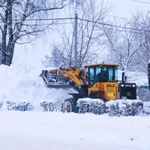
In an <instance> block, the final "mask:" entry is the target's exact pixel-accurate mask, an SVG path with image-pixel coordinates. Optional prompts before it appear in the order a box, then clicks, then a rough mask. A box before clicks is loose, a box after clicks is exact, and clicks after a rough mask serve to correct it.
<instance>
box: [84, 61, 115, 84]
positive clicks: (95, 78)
mask: <svg viewBox="0 0 150 150" xmlns="http://www.w3.org/2000/svg"><path fill="white" fill-rule="evenodd" d="M85 67H86V68H87V69H88V77H89V84H93V83H96V82H111V81H116V82H117V81H118V65H116V64H104V63H102V64H95V65H86V66H85Z"/></svg>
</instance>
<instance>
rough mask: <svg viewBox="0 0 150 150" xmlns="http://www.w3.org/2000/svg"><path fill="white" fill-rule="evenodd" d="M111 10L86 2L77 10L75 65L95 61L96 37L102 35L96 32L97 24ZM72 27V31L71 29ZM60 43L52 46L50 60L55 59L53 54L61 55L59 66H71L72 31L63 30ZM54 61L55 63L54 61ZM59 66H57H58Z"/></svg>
mask: <svg viewBox="0 0 150 150" xmlns="http://www.w3.org/2000/svg"><path fill="white" fill-rule="evenodd" d="M111 9H112V7H111V6H108V5H106V4H105V3H104V0H102V1H101V4H100V6H98V7H97V6H96V3H95V1H93V0H86V1H85V2H84V5H82V7H81V9H79V10H78V16H79V18H78V47H77V49H78V51H77V65H78V66H79V67H81V66H83V65H84V64H85V63H87V62H92V61H93V60H94V59H96V55H97V54H96V52H95V51H94V50H95V48H94V45H95V44H96V39H97V37H100V36H103V33H102V32H101V33H100V32H97V30H96V28H97V27H96V26H97V23H98V22H99V21H100V22H103V21H104V20H105V18H106V15H107V14H108V13H109V12H110V10H111ZM73 26H74V25H72V29H73ZM61 35H62V36H61V38H62V41H61V43H59V44H58V43H57V44H54V49H53V53H52V58H55V57H54V55H55V52H56V53H58V51H59V55H61V58H62V59H61V62H64V63H63V64H61V65H69V66H70V65H73V62H74V49H75V45H74V35H75V33H74V31H70V30H69V31H68V30H66V29H65V30H64V31H63V32H62V33H61ZM54 61H56V60H55V59H54ZM58 65H59V64H58Z"/></svg>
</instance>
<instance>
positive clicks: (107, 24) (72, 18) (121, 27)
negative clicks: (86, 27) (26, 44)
mask: <svg viewBox="0 0 150 150" xmlns="http://www.w3.org/2000/svg"><path fill="white" fill-rule="evenodd" d="M74 19H75V18H74V17H69V18H47V19H26V21H31V22H32V21H53V20H56V21H59V20H74ZM0 20H2V19H0ZM78 20H81V21H86V22H91V23H96V24H100V25H103V26H110V27H117V28H120V29H127V30H134V31H144V32H150V31H149V30H144V29H135V28H130V27H124V26H120V25H114V24H109V23H103V22H99V21H93V20H89V19H82V18H78ZM15 21H20V20H19V19H18V20H15ZM1 23H2V22H1ZM57 24H59V23H58V22H57ZM60 24H63V23H60ZM64 24H65V23H64ZM67 24H68V23H67Z"/></svg>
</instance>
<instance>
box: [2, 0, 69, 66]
mask: <svg viewBox="0 0 150 150" xmlns="http://www.w3.org/2000/svg"><path fill="white" fill-rule="evenodd" d="M69 3H70V1H69V0H68V2H67V0H0V21H1V22H0V23H1V24H0V31H1V32H0V38H1V40H0V50H1V60H0V61H1V62H0V63H1V64H5V65H11V63H12V60H13V54H14V49H15V45H16V43H17V42H19V40H22V39H23V38H24V37H26V39H27V40H28V38H29V37H31V36H37V34H38V33H39V32H41V31H43V30H44V29H45V28H46V27H47V26H49V25H45V26H43V25H42V24H41V23H40V22H41V20H40V19H45V18H46V17H48V16H49V13H48V12H51V14H52V13H53V12H54V10H59V9H62V8H64V7H65V6H66V5H68V4H69ZM46 12H47V13H46ZM33 19H34V20H33ZM37 19H39V20H37ZM33 21H34V22H33ZM50 24H51V23H50Z"/></svg>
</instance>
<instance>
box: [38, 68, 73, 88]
mask: <svg viewBox="0 0 150 150" xmlns="http://www.w3.org/2000/svg"><path fill="white" fill-rule="evenodd" d="M40 77H42V78H43V80H44V82H45V83H46V85H47V86H48V87H49V88H70V87H71V86H69V79H68V78H66V77H64V76H62V75H61V74H59V73H57V70H42V73H41V74H40Z"/></svg>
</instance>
